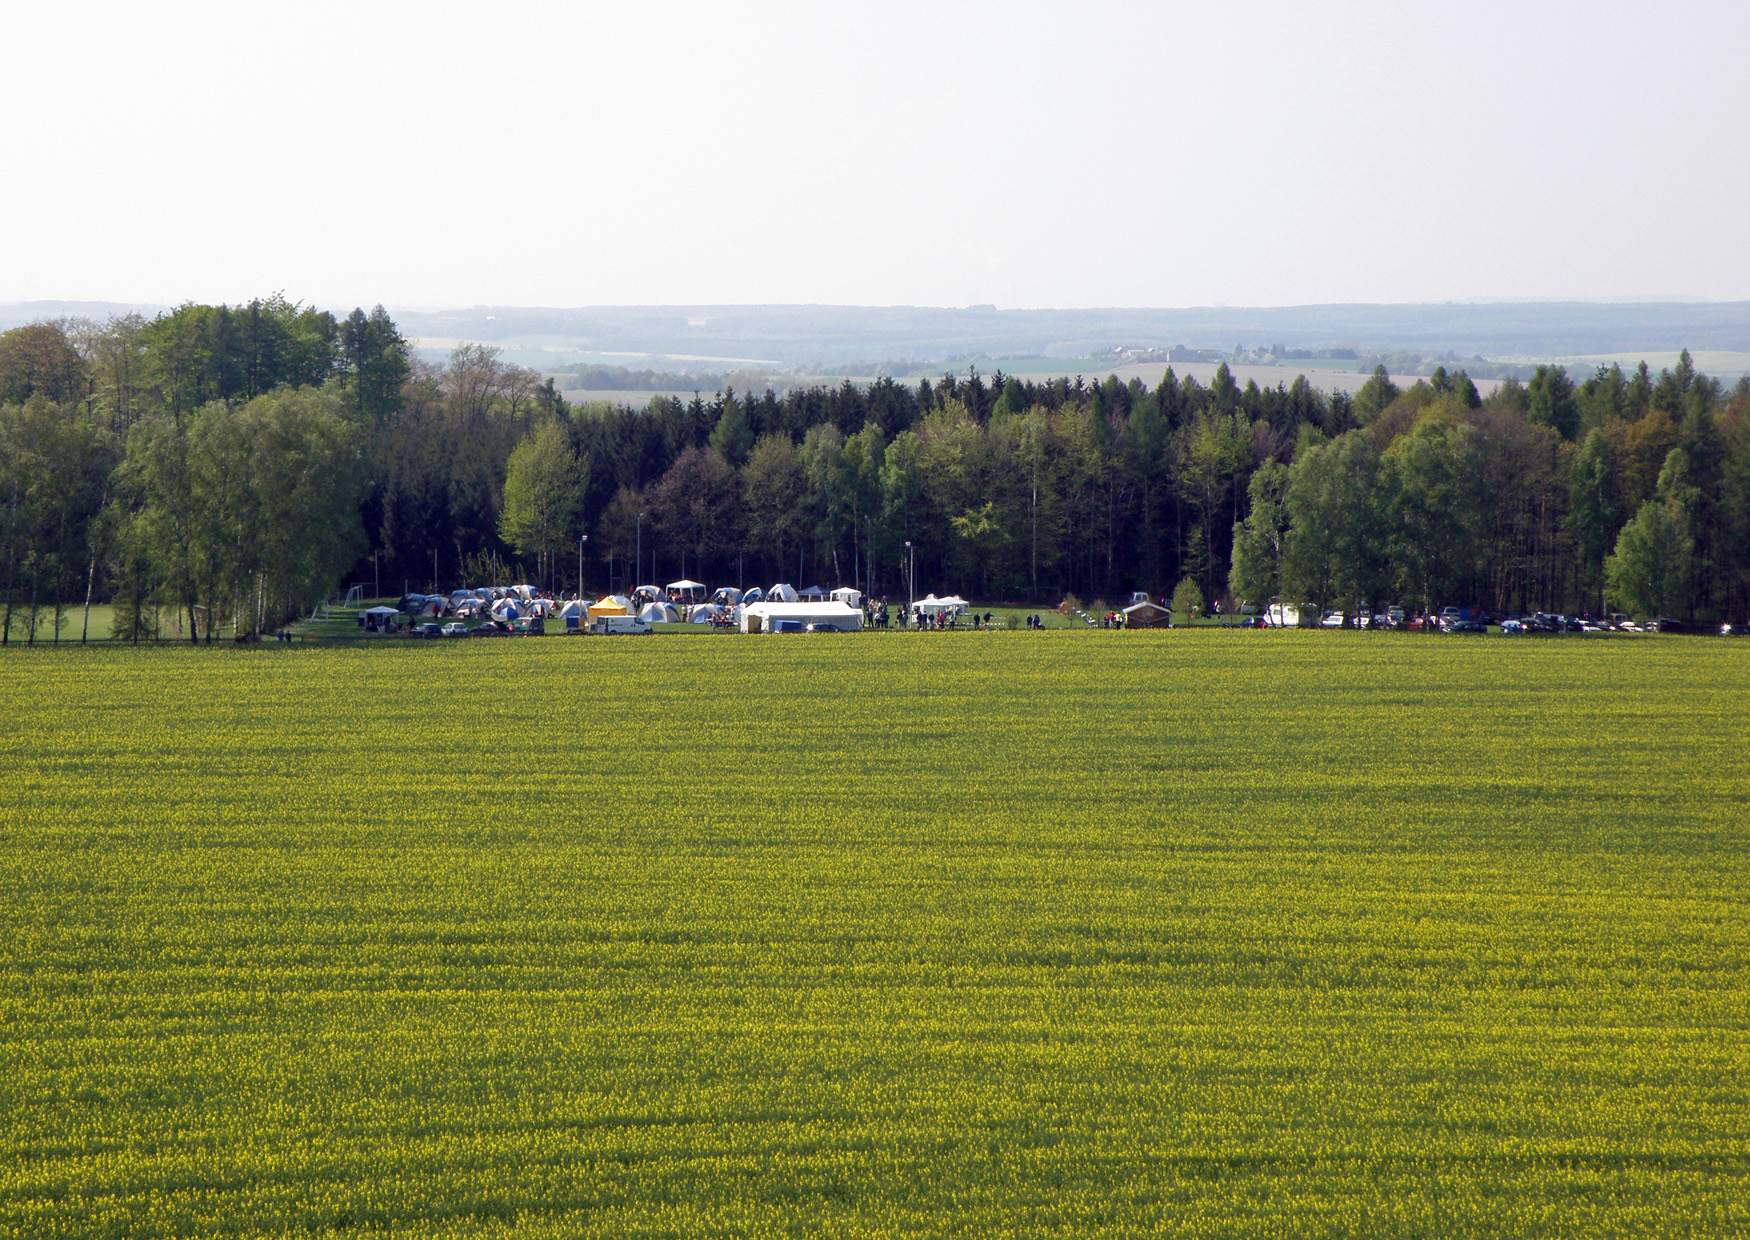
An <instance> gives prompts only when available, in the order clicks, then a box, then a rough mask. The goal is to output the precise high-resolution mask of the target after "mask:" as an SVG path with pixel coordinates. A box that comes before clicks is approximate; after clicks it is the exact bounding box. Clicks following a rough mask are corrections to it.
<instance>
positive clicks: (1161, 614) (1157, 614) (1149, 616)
mask: <svg viewBox="0 0 1750 1240" xmlns="http://www.w3.org/2000/svg"><path fill="white" fill-rule="evenodd" d="M1172 622H1173V613H1172V612H1170V611H1168V610H1167V609H1166V608H1165V607H1162V606H1161V605H1160V604H1159V603H1132V604H1131V605H1130V606H1128V607H1126V608H1125V609H1124V627H1125V628H1127V629H1152V628H1154V627H1155V626H1157V625H1170V624H1172Z"/></svg>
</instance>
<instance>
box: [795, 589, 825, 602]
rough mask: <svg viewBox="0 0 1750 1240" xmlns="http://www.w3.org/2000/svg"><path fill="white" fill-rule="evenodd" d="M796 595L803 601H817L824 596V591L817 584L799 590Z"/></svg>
mask: <svg viewBox="0 0 1750 1240" xmlns="http://www.w3.org/2000/svg"><path fill="white" fill-rule="evenodd" d="M797 597H798V598H800V599H802V600H804V601H805V602H811V603H812V602H819V601H820V600H821V599H823V598H825V597H826V591H825V590H823V589H821V588H820V587H819V586H809V587H808V588H807V589H806V590H802V591H799V592H798V594H797Z"/></svg>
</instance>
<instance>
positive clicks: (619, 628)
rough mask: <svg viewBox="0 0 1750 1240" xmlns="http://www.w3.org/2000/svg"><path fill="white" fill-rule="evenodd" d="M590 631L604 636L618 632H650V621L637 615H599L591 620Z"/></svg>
mask: <svg viewBox="0 0 1750 1240" xmlns="http://www.w3.org/2000/svg"><path fill="white" fill-rule="evenodd" d="M589 631H590V632H591V633H598V634H600V635H602V636H604V637H611V636H613V635H614V634H616V633H648V632H650V622H649V621H648V620H640V619H639V618H638V617H637V616H597V617H596V618H595V619H593V620H591V621H590V622H589Z"/></svg>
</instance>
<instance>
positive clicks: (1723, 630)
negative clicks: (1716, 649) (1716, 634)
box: [1720, 620, 1750, 637]
mask: <svg viewBox="0 0 1750 1240" xmlns="http://www.w3.org/2000/svg"><path fill="white" fill-rule="evenodd" d="M1720 636H1721V637H1750V624H1733V623H1732V622H1731V621H1729V620H1728V621H1727V622H1726V623H1725V624H1722V625H1720Z"/></svg>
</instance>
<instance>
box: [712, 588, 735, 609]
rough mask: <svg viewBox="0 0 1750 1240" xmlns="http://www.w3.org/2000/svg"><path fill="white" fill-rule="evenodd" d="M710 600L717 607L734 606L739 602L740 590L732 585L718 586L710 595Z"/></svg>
mask: <svg viewBox="0 0 1750 1240" xmlns="http://www.w3.org/2000/svg"><path fill="white" fill-rule="evenodd" d="M711 601H712V602H713V603H715V604H717V606H719V607H734V606H735V605H736V604H737V603H739V602H741V591H740V590H737V589H736V588H735V587H734V586H720V587H718V589H717V592H716V593H715V594H713V595H712V596H711Z"/></svg>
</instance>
